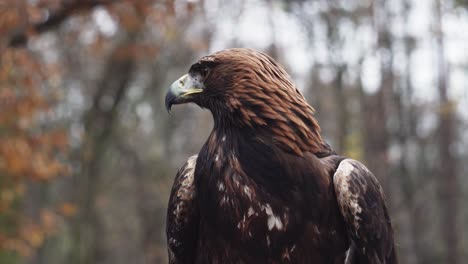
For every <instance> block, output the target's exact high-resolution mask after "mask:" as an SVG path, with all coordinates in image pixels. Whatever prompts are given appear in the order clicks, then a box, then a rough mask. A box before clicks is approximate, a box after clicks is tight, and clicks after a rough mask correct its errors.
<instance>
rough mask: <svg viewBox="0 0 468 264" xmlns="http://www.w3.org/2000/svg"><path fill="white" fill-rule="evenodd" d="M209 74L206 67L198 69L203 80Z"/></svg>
mask: <svg viewBox="0 0 468 264" xmlns="http://www.w3.org/2000/svg"><path fill="white" fill-rule="evenodd" d="M209 72H210V69H209V68H208V67H206V66H205V67H202V68H201V69H200V75H201V76H202V77H203V78H205V77H206V76H207V75H208V73H209Z"/></svg>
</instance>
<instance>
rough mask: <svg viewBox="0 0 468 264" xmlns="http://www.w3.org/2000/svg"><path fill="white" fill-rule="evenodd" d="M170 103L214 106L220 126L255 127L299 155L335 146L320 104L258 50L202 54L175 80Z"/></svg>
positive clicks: (211, 109) (170, 105) (283, 147)
mask: <svg viewBox="0 0 468 264" xmlns="http://www.w3.org/2000/svg"><path fill="white" fill-rule="evenodd" d="M165 103H166V108H167V110H168V111H170V109H171V107H172V105H174V104H183V103H195V104H197V105H199V106H200V107H202V108H207V109H209V110H210V111H211V113H212V114H213V117H214V123H215V128H216V127H223V128H224V129H226V128H242V129H243V128H251V129H254V130H255V132H257V134H259V135H260V134H266V135H268V138H272V139H273V143H276V144H277V145H279V146H280V147H281V148H282V149H284V150H286V151H288V152H292V153H295V154H298V155H302V153H303V152H304V151H310V152H312V153H320V152H323V151H329V147H328V145H326V144H325V143H324V141H323V140H322V138H321V136H320V127H319V125H318V124H317V121H316V119H315V118H314V109H313V108H312V107H311V106H310V105H309V104H308V103H307V102H306V100H305V99H304V96H303V95H302V94H301V92H300V91H299V90H298V89H297V88H296V87H295V85H294V84H293V82H292V81H291V78H290V77H289V75H288V73H287V72H286V70H285V69H284V68H283V67H282V66H281V65H280V64H279V63H278V62H276V61H275V60H274V59H272V58H271V57H270V56H268V55H266V54H264V53H261V52H258V51H255V50H251V49H244V48H235V49H227V50H222V51H219V52H216V53H214V54H211V55H208V56H205V57H203V58H201V59H200V60H199V61H198V62H196V63H194V64H193V65H192V66H191V67H190V69H189V71H188V73H187V74H185V75H183V76H182V77H180V78H179V79H178V80H177V81H175V82H174V83H173V84H172V85H171V87H170V89H169V91H168V93H167V95H166V100H165Z"/></svg>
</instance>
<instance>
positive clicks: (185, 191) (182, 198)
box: [166, 155, 199, 264]
mask: <svg viewBox="0 0 468 264" xmlns="http://www.w3.org/2000/svg"><path fill="white" fill-rule="evenodd" d="M197 157H198V155H194V156H192V157H190V158H189V159H188V160H187V162H186V163H185V164H184V165H183V166H182V167H181V168H180V169H179V171H178V172H177V174H176V177H175V179H174V184H173V186H172V190H171V194H170V197H169V204H168V208H167V219H166V235H167V245H168V251H169V263H171V264H175V263H188V261H190V260H191V259H193V258H194V255H195V250H196V239H197V233H196V232H197V226H198V215H199V214H198V207H197V203H196V197H197V188H196V186H195V181H194V174H195V173H194V172H195V167H196V163H197Z"/></svg>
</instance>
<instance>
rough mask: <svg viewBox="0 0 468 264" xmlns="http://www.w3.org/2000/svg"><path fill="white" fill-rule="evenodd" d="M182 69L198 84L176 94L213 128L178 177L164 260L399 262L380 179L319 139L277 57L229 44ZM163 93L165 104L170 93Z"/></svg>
mask: <svg viewBox="0 0 468 264" xmlns="http://www.w3.org/2000/svg"><path fill="white" fill-rule="evenodd" d="M189 76H190V77H191V78H198V79H202V80H203V91H202V92H200V93H197V94H195V95H191V96H190V97H184V99H183V100H179V101H177V102H179V103H180V102H181V101H183V102H194V103H196V104H198V105H200V106H201V107H204V108H208V109H209V110H210V111H211V112H212V114H213V117H214V128H213V130H212V132H211V134H210V136H209V137H208V139H207V142H206V143H205V145H204V146H203V148H202V149H201V151H200V153H199V155H198V157H197V158H196V162H194V160H193V159H194V158H191V159H189V161H188V162H187V164H186V165H184V167H183V168H182V169H181V170H180V171H179V172H178V174H177V176H176V180H175V183H174V187H173V191H172V193H171V198H170V201H169V209H168V210H169V211H168V223H167V234H168V242H169V252H170V261H171V263H344V262H345V259H346V261H347V263H386V264H393V263H396V259H389V258H388V256H389V254H390V253H389V252H394V248H393V247H394V244H393V233H392V232H393V231H392V228H391V224H390V222H389V218H388V215H387V209H386V207H385V201H384V199H383V195H382V193H381V189H380V186H379V184H378V183H377V181H376V180H375V178H374V177H373V176H372V174H370V172H368V171H367V170H365V169H364V167H363V166H361V165H360V164H358V163H357V162H355V161H349V160H345V158H344V157H341V156H338V155H336V154H335V153H334V152H333V150H332V149H331V148H330V147H329V146H328V145H327V144H326V143H325V141H324V140H323V139H322V137H321V135H320V127H319V125H318V123H317V121H316V119H315V118H314V109H313V108H312V107H311V106H310V105H309V104H307V102H306V101H305V99H304V97H303V96H302V94H301V93H300V92H299V91H298V90H297V89H296V87H295V86H294V85H293V83H292V81H291V79H290V77H289V76H288V74H287V73H286V71H285V70H284V68H283V67H282V66H281V65H279V64H278V63H277V62H275V61H274V60H273V59H271V58H270V57H268V56H267V55H265V54H262V53H259V52H256V51H253V50H249V49H231V50H225V51H221V52H218V53H215V54H213V55H210V56H207V57H204V58H202V59H201V60H200V61H199V62H197V63H195V64H194V65H193V66H192V67H191V68H190V70H189ZM198 79H197V80H198ZM168 98H169V99H170V100H166V102H167V103H169V106H170V105H171V103H172V101H171V100H176V99H174V98H176V97H175V96H174V95H173V94H171V95H170V97H168ZM343 160H344V161H343ZM348 165H349V166H353V168H354V169H353V170H351V171H347V170H346V168H349V166H348ZM187 172H190V173H187ZM187 175H192V176H190V177H192V178H190V177H187ZM190 179H192V180H190ZM187 182H190V184H187ZM345 182H346V183H348V185H345V184H344V183H345ZM345 187H347V188H348V189H349V190H348V189H346V188H345ZM360 188H365V191H363V190H361V189H360ZM358 189H359V190H360V191H359V192H354V191H355V190H358ZM180 193H182V195H181V194H180ZM186 193H190V194H191V195H185V194H186ZM187 197H188V198H187ZM353 199H354V200H353ZM356 204H357V205H359V208H360V209H361V211H359V210H355V209H356V208H357V207H353V206H354V205H356ZM363 207H365V208H363ZM181 208H182V209H181ZM175 212H179V213H175ZM180 212H184V213H183V214H181V213H180ZM180 218H185V220H184V221H181V220H180ZM355 223H358V224H359V226H360V228H355V225H354V224H355ZM353 228H354V229H353ZM171 239H175V240H176V241H177V242H178V243H173V241H172V240H171ZM369 241H372V243H373V248H372V249H375V250H372V252H373V253H372V254H374V255H372V256H370V257H369V258H367V255H366V254H368V253H370V252H371V250H370V249H371V247H369V245H367V244H366V243H368V242H369ZM363 245H364V246H365V247H367V250H366V251H365V252H364V251H363V250H362V246H363ZM364 260H368V261H367V262H365V261H364ZM378 261H380V262H378Z"/></svg>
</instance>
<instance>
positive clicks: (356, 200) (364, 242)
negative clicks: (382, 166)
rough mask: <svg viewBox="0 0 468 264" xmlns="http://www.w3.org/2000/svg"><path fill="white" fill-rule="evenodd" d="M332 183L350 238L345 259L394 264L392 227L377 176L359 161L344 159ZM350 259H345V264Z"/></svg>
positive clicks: (350, 261) (349, 261) (352, 261)
mask: <svg viewBox="0 0 468 264" xmlns="http://www.w3.org/2000/svg"><path fill="white" fill-rule="evenodd" d="M333 185H334V189H335V194H336V198H337V201H338V206H339V209H340V212H341V215H342V217H343V219H344V222H345V225H346V228H347V230H348V231H347V232H348V236H349V237H350V240H351V248H350V252H353V254H349V255H348V258H349V257H350V256H352V257H353V258H355V259H357V260H359V261H367V262H365V263H386V264H391V263H392V264H393V263H397V262H396V255H395V248H394V242H393V229H392V225H391V222H390V218H389V216H388V212H387V206H386V202H385V196H384V193H383V190H382V187H381V186H380V184H379V182H378V181H377V178H376V177H375V176H374V175H373V174H372V172H370V171H369V170H368V169H367V168H366V167H365V166H364V165H363V164H362V163H360V162H358V161H356V160H352V159H344V160H343V161H341V162H340V164H339V165H338V168H337V170H336V172H335V173H334V175H333ZM354 261H355V260H349V259H348V260H347V262H346V263H355V262H354ZM359 263H361V262H359Z"/></svg>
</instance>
